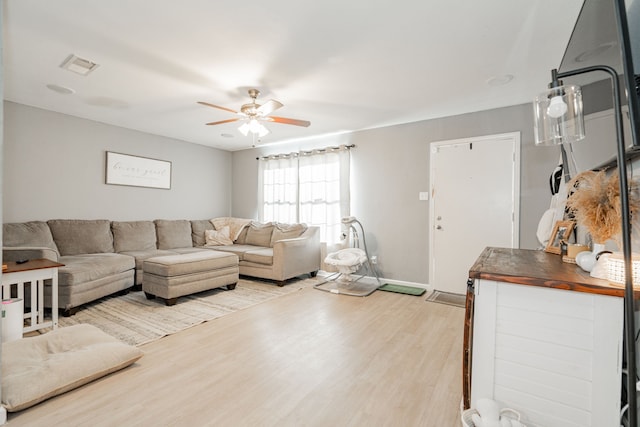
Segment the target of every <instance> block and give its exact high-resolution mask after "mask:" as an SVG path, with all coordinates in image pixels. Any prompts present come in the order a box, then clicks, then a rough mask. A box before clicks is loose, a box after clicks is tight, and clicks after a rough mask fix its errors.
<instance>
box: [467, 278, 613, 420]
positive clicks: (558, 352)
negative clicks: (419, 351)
mask: <svg viewBox="0 0 640 427" xmlns="http://www.w3.org/2000/svg"><path fill="white" fill-rule="evenodd" d="M623 323H624V321H623V298H620V297H617V296H609V295H601V294H598V293H587V292H576V291H574V290H563V289H557V288H554V287H544V286H529V285H524V284H517V283H506V282H502V281H495V280H485V279H475V286H474V311H473V338H472V359H471V407H474V406H475V402H476V401H477V399H479V398H482V397H487V398H492V399H494V400H496V401H498V402H499V403H500V404H501V405H502V406H503V407H509V408H512V409H515V410H517V411H519V412H520V413H521V414H522V416H523V419H522V421H523V422H524V423H525V424H526V425H527V426H528V427H555V426H557V427H571V426H575V427H587V426H593V427H606V426H618V425H619V415H620V393H621V392H620V389H621V384H622V373H621V372H622V360H621V359H622V345H623V326H624V325H623Z"/></svg>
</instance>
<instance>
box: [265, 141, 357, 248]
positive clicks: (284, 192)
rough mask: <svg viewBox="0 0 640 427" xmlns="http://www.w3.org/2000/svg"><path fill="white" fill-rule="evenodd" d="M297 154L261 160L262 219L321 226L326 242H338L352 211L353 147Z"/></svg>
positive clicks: (323, 238) (321, 233) (321, 238)
mask: <svg viewBox="0 0 640 427" xmlns="http://www.w3.org/2000/svg"><path fill="white" fill-rule="evenodd" d="M296 154H297V156H296V155H293V154H292V155H286V156H274V157H271V158H264V159H261V160H260V167H259V183H258V184H259V187H258V188H259V191H258V192H259V203H260V206H261V210H260V212H261V214H262V216H261V218H260V220H261V221H278V222H289V223H291V222H304V223H306V224H307V225H313V226H318V227H320V236H321V237H320V240H321V241H322V242H326V243H328V244H332V243H337V242H339V239H340V234H341V219H342V218H343V217H345V216H349V214H350V194H349V174H350V171H349V163H350V156H349V149H348V148H347V147H345V146H340V147H334V148H326V149H322V150H314V151H309V152H300V153H296Z"/></svg>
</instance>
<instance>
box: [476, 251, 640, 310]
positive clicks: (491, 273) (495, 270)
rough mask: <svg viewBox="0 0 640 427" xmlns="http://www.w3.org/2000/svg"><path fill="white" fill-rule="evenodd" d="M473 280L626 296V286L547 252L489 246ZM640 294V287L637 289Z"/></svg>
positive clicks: (481, 255) (639, 294) (478, 264)
mask: <svg viewBox="0 0 640 427" xmlns="http://www.w3.org/2000/svg"><path fill="white" fill-rule="evenodd" d="M469 277H470V278H471V279H485V280H496V281H500V282H507V283H515V284H519V285H528V286H541V287H546V288H555V289H564V290H568V291H575V292H585V293H591V294H600V295H611V296H616V297H624V286H623V285H617V284H615V283H614V284H612V283H610V282H609V281H607V280H602V279H594V278H593V277H591V276H590V275H589V273H588V272H586V271H584V270H582V269H581V268H580V267H578V266H577V265H576V264H570V263H566V262H562V257H561V256H560V255H556V254H550V253H548V252H544V251H535V250H529V249H509V248H495V247H487V248H485V249H484V251H482V253H481V254H480V256H479V257H478V259H477V260H476V262H475V263H474V264H473V266H472V267H471V269H470V270H469ZM635 294H636V298H638V297H640V290H638V291H636V293H635Z"/></svg>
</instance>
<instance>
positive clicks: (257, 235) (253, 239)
mask: <svg viewBox="0 0 640 427" xmlns="http://www.w3.org/2000/svg"><path fill="white" fill-rule="evenodd" d="M272 232H273V223H271V222H268V223H266V224H260V223H259V222H251V224H250V225H249V229H248V230H247V238H246V239H245V243H246V244H247V245H254V246H262V247H265V248H266V247H269V244H270V243H271V233H272Z"/></svg>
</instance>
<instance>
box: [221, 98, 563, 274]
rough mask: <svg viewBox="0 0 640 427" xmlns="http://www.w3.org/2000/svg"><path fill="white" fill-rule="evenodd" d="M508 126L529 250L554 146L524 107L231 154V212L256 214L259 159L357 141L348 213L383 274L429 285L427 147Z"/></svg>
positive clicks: (545, 203)
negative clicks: (537, 140)
mask: <svg viewBox="0 0 640 427" xmlns="http://www.w3.org/2000/svg"><path fill="white" fill-rule="evenodd" d="M312 126H313V124H312ZM275 131H276V130H274V132H275ZM514 131H519V132H521V144H522V147H521V148H522V150H521V180H520V185H521V188H520V195H521V202H520V203H521V207H520V209H521V211H520V245H521V247H522V248H531V249H535V248H537V246H538V242H537V240H536V237H535V231H536V228H537V225H538V221H539V219H540V216H541V215H542V213H543V212H544V211H545V210H546V209H547V208H548V207H549V202H550V197H551V195H550V193H549V189H548V188H549V186H548V178H549V174H550V173H551V172H552V171H553V168H554V167H555V166H556V163H557V160H558V157H559V153H560V151H559V148H558V147H535V146H534V143H533V112H532V108H531V105H530V104H525V105H519V106H514V107H508V108H501V109H496V110H490V111H482V112H477V113H471V114H464V115H460V116H454V117H447V118H442V119H435V120H426V121H421V122H416V123H410V124H404V125H398V126H391V127H386V128H380V129H372V130H367V131H361V132H355V133H352V134H346V135H340V136H335V137H324V138H318V139H315V140H311V141H305V142H302V143H289V144H282V145H272V146H268V147H258V148H255V149H251V150H244V151H239V152H234V153H233V194H234V198H233V204H232V213H233V215H235V216H241V217H254V218H255V217H257V204H256V200H257V193H256V191H257V164H256V157H257V156H259V155H262V154H275V153H286V152H291V151H297V150H299V149H308V148H311V147H324V146H328V145H336V144H343V143H344V144H347V143H352V144H356V148H355V149H353V150H351V155H352V187H351V195H352V202H351V210H352V213H353V215H355V216H357V217H358V218H359V219H360V221H361V222H362V224H363V225H364V228H365V231H366V239H367V244H368V246H369V250H370V252H371V253H372V255H374V254H375V255H378V257H379V261H380V264H379V268H380V270H381V272H382V275H383V276H384V277H385V278H387V279H395V280H402V281H408V282H416V283H422V284H427V283H428V280H429V271H428V264H429V262H428V260H429V253H428V239H429V210H428V209H429V202H427V201H419V200H418V193H419V192H421V191H428V190H429V144H430V143H431V142H436V141H442V140H448V139H457V138H466V137H472V136H481V135H490V134H499V133H505V132H514ZM487 167H491V165H487ZM469 215H473V207H472V206H470V209H469ZM461 243H464V242H461Z"/></svg>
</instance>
